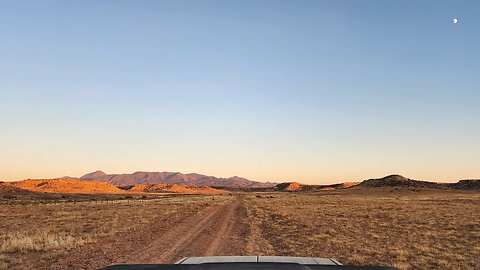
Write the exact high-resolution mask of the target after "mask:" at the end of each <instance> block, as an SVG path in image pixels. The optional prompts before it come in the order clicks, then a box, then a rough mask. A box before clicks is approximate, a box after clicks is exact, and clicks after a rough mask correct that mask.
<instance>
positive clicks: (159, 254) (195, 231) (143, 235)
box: [49, 198, 249, 269]
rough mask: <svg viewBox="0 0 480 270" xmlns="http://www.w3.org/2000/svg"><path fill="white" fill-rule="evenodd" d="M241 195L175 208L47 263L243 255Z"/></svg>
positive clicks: (87, 265)
mask: <svg viewBox="0 0 480 270" xmlns="http://www.w3.org/2000/svg"><path fill="white" fill-rule="evenodd" d="M246 219H247V213H246V210H245V207H244V205H243V202H242V200H241V199H238V198H237V199H234V200H232V201H228V202H226V203H223V204H220V205H216V206H209V207H205V208H203V209H201V210H200V211H198V212H191V213H181V214H177V215H175V216H172V217H168V218H166V219H162V220H158V221H156V222H154V223H153V224H150V225H149V226H148V227H144V228H142V229H138V230H134V231H131V232H128V233H126V234H125V235H124V236H121V237H119V236H115V237H110V238H107V239H103V240H101V241H97V242H96V243H94V244H89V245H85V246H83V247H80V248H78V249H75V250H72V251H70V252H68V254H67V255H66V256H64V257H63V258H61V259H59V260H58V261H57V262H56V263H55V264H54V265H52V266H51V267H49V269H66V268H74V269H98V268H100V267H102V266H107V265H110V264H116V263H172V262H175V261H177V260H179V259H181V258H183V257H187V256H209V255H217V256H220V255H246V254H244V253H245V245H246V243H245V241H246V240H245V239H246V237H247V235H248V230H249V228H248V221H247V220H246Z"/></svg>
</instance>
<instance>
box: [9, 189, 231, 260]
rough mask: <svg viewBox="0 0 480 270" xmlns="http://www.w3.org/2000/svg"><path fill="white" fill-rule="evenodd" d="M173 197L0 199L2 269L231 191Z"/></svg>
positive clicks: (118, 232) (194, 206)
mask: <svg viewBox="0 0 480 270" xmlns="http://www.w3.org/2000/svg"><path fill="white" fill-rule="evenodd" d="M213 198H215V200H212V197H207V196H173V197H168V196H166V197H164V198H160V199H154V200H147V201H135V202H134V201H116V202H115V203H112V202H110V203H109V204H106V203H105V202H104V203H102V204H100V203H98V202H97V203H95V202H76V203H72V202H70V203H66V204H65V203H64V204H53V203H48V204H39V203H29V202H19V203H11V202H8V203H2V204H0V269H12V268H13V269H37V268H41V267H45V266H48V265H49V263H50V262H52V261H54V260H55V259H56V258H58V257H59V256H63V255H67V254H68V250H69V249H71V248H75V247H78V246H81V245H84V244H86V243H91V242H96V241H97V240H99V239H100V238H104V237H108V236H114V235H119V236H120V235H121V234H122V233H123V232H127V231H128V230H130V229H133V228H138V227H139V226H146V225H148V224H150V223H152V222H153V221H155V220H156V219H159V218H165V217H168V216H169V215H172V214H175V213H182V212H184V211H185V210H186V209H188V210H189V211H192V210H193V211H195V210H198V209H201V208H203V207H206V206H209V205H212V204H216V203H220V202H221V201H224V200H227V199H230V198H228V196H215V197H213Z"/></svg>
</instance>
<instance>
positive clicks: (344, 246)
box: [246, 193, 480, 269]
mask: <svg viewBox="0 0 480 270" xmlns="http://www.w3.org/2000/svg"><path fill="white" fill-rule="evenodd" d="M246 204H247V208H248V212H249V215H250V217H251V218H252V220H253V221H252V225H253V226H252V234H251V237H250V243H249V246H248V249H249V252H250V253H252V254H260V255H285V256H287V255H288V256H314V257H331V258H336V259H338V260H339V261H341V262H343V263H344V264H359V265H389V266H395V267H398V268H400V269H480V194H478V193H477V194H458V193H456V194H445V193H437V194H434V193H432V194H424V195H419V194H410V195H402V196H398V195H390V196H380V195H368V194H367V195H359V194H357V195H355V194H344V195H328V193H316V194H299V193H296V194H278V193H277V194H275V195H274V198H256V197H255V196H249V197H248V199H247V200H246Z"/></svg>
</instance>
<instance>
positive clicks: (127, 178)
mask: <svg viewBox="0 0 480 270" xmlns="http://www.w3.org/2000/svg"><path fill="white" fill-rule="evenodd" d="M80 179H81V180H86V181H95V182H107V183H111V184H113V185H116V186H125V185H138V184H183V185H186V186H194V187H205V186H213V187H230V188H269V187H274V186H275V185H276V184H277V183H270V182H266V183H262V182H256V181H252V180H248V179H245V178H241V177H237V176H234V177H229V178H219V177H214V176H207V175H202V174H198V173H188V174H183V173H179V172H135V173H130V174H106V173H104V172H102V171H96V172H92V173H89V174H86V175H84V176H82V177H80Z"/></svg>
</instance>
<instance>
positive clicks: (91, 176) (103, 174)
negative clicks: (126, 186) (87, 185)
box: [80, 171, 107, 180]
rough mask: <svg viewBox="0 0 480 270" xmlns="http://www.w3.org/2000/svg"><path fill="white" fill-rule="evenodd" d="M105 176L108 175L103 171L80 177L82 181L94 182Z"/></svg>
mask: <svg viewBox="0 0 480 270" xmlns="http://www.w3.org/2000/svg"><path fill="white" fill-rule="evenodd" d="M105 175H107V174H106V173H104V172H102V171H94V172H91V173H87V174H85V175H84V176H82V177H80V179H82V180H94V179H96V178H98V177H102V176H105Z"/></svg>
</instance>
